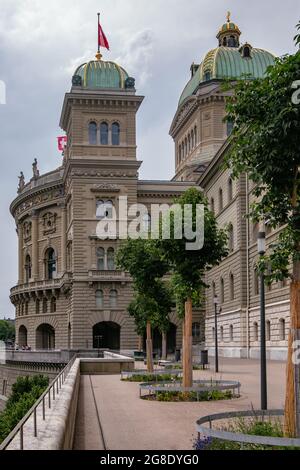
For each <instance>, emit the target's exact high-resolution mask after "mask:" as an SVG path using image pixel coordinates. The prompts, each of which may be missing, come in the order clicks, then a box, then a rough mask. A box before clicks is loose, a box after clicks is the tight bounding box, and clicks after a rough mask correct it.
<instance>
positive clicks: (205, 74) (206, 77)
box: [204, 70, 211, 82]
mask: <svg viewBox="0 0 300 470" xmlns="http://www.w3.org/2000/svg"><path fill="white" fill-rule="evenodd" d="M210 79H211V73H210V71H209V70H207V72H205V73H204V81H206V82H207V81H208V80H210Z"/></svg>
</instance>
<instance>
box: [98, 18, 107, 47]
mask: <svg viewBox="0 0 300 470" xmlns="http://www.w3.org/2000/svg"><path fill="white" fill-rule="evenodd" d="M98 46H99V47H100V46H101V47H105V48H106V49H108V50H109V44H108V40H107V38H106V36H105V34H104V31H103V29H102V28H101V25H100V23H99V24H98Z"/></svg>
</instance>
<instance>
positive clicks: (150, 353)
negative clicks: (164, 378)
mask: <svg viewBox="0 0 300 470" xmlns="http://www.w3.org/2000/svg"><path fill="white" fill-rule="evenodd" d="M146 346H147V347H146V349H147V370H148V372H153V347H152V334H151V323H150V322H147V340H146Z"/></svg>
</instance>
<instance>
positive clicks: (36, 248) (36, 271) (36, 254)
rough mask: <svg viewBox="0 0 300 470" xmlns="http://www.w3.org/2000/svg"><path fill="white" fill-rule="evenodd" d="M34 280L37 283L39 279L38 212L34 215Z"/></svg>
mask: <svg viewBox="0 0 300 470" xmlns="http://www.w3.org/2000/svg"><path fill="white" fill-rule="evenodd" d="M31 221H32V278H33V279H34V280H35V281H37V280H38V277H39V245H38V239H39V216H38V213H37V212H36V211H34V212H33V213H32V216H31Z"/></svg>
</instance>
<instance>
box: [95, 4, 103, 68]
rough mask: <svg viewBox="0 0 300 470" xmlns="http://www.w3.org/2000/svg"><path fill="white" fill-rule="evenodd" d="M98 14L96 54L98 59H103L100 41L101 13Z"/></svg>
mask: <svg viewBox="0 0 300 470" xmlns="http://www.w3.org/2000/svg"><path fill="white" fill-rule="evenodd" d="M97 15H98V28H97V41H98V52H97V54H96V59H97V60H101V59H102V54H101V52H100V41H99V28H100V13H97Z"/></svg>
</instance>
